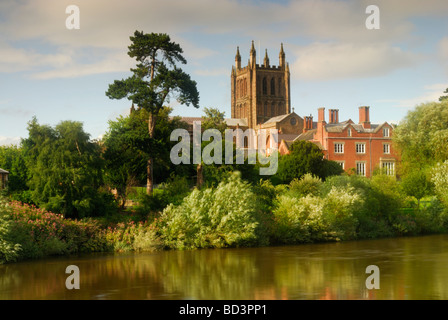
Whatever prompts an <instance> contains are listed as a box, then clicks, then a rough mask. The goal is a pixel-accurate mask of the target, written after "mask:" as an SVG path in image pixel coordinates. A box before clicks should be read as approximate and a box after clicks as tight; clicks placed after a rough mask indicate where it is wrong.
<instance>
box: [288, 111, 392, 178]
mask: <svg viewBox="0 0 448 320" xmlns="http://www.w3.org/2000/svg"><path fill="white" fill-rule="evenodd" d="M369 109H370V108H369V107H366V106H363V107H359V122H358V123H357V124H356V123H355V122H353V121H352V120H351V119H349V120H347V121H344V122H339V110H338V109H330V110H328V116H329V117H328V123H327V122H326V120H325V108H319V109H318V121H317V123H316V122H313V118H312V116H307V117H304V120H303V122H304V125H303V133H302V134H301V135H299V136H298V137H297V138H296V139H294V141H296V140H307V141H310V142H313V143H315V144H317V145H318V146H319V147H320V148H321V149H322V151H323V152H324V155H325V157H326V158H327V159H329V160H333V161H336V162H338V163H339V164H340V165H341V167H342V168H343V169H344V170H345V171H347V172H353V173H356V174H358V175H361V176H366V177H371V176H372V175H373V172H374V171H375V170H376V169H382V170H383V172H384V173H385V174H388V175H395V172H396V167H397V162H398V161H399V156H398V153H396V152H395V150H394V148H393V145H392V135H393V130H394V127H393V126H392V125H390V124H388V123H387V122H384V123H383V124H371V123H370V114H369ZM288 143H289V144H290V143H291V142H287V141H282V142H281V144H280V147H279V149H280V151H281V153H287V152H285V150H288V148H287V147H288Z"/></svg>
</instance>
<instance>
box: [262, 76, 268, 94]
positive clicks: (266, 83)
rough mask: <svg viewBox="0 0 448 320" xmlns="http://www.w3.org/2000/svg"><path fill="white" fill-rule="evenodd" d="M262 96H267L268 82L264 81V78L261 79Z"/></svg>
mask: <svg viewBox="0 0 448 320" xmlns="http://www.w3.org/2000/svg"><path fill="white" fill-rule="evenodd" d="M263 94H268V80H266V77H265V78H263Z"/></svg>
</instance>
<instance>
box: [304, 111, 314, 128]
mask: <svg viewBox="0 0 448 320" xmlns="http://www.w3.org/2000/svg"><path fill="white" fill-rule="evenodd" d="M311 129H313V116H311V115H310V116H309V117H308V116H305V117H304V118H303V132H307V131H309V130H311Z"/></svg>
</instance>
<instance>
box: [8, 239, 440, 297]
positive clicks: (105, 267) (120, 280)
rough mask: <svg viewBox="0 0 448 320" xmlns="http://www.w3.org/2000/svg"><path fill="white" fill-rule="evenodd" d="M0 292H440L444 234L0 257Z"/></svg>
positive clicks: (396, 294)
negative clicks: (71, 281) (75, 277)
mask: <svg viewBox="0 0 448 320" xmlns="http://www.w3.org/2000/svg"><path fill="white" fill-rule="evenodd" d="M69 265H75V266H77V267H78V268H79V284H80V288H79V289H72V290H69V289H67V288H66V279H67V277H69V276H70V274H66V273H65V272H66V267H67V266H69ZM369 265H375V266H377V267H378V271H377V272H375V273H374V275H378V277H377V278H376V279H375V283H376V284H377V285H379V289H367V287H366V279H367V278H368V277H369V276H370V273H366V268H367V266H369ZM369 282H370V281H369ZM0 299H1V300H5V299H8V300H10V299H32V300H35V299H120V300H121V299H158V300H165V299H176V300H179V299H200V300H202V299H211V300H215V299H220V300H221V299H226V300H227V299H238V300H239V299H248V300H255V299H269V300H271V299H275V300H277V299H309V300H316V299H396V300H398V299H400V300H401V299H448V235H431V236H423V237H409V238H388V239H379V240H364V241H350V242H341V243H324V244H309V245H308V244H307V245H298V246H277V247H263V248H241V249H240V248H238V249H207V250H196V251H162V252H155V253H132V254H89V255H84V256H74V257H59V258H50V259H43V260H36V261H26V262H19V263H13V264H6V265H0Z"/></svg>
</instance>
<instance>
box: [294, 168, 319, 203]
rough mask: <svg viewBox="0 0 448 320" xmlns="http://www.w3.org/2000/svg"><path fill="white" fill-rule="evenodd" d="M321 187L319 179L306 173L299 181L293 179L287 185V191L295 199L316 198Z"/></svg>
mask: <svg viewBox="0 0 448 320" xmlns="http://www.w3.org/2000/svg"><path fill="white" fill-rule="evenodd" d="M321 185H322V180H321V179H320V178H319V177H316V176H314V175H312V174H310V173H306V174H305V175H303V176H302V178H301V179H300V180H299V179H297V178H295V179H293V180H292V181H291V183H290V184H289V189H290V190H291V192H292V193H293V194H294V195H295V196H297V197H302V196H307V195H313V196H317V195H318V194H319V189H320V187H321Z"/></svg>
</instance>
